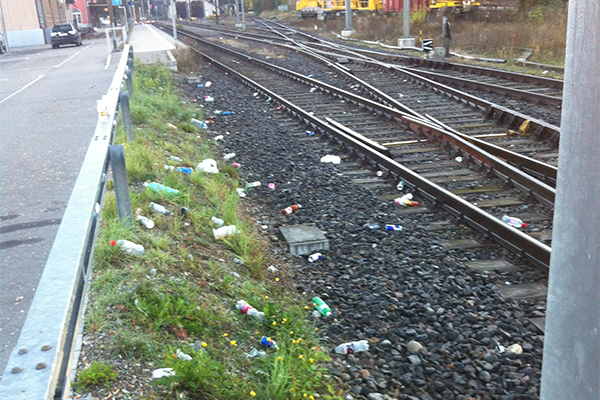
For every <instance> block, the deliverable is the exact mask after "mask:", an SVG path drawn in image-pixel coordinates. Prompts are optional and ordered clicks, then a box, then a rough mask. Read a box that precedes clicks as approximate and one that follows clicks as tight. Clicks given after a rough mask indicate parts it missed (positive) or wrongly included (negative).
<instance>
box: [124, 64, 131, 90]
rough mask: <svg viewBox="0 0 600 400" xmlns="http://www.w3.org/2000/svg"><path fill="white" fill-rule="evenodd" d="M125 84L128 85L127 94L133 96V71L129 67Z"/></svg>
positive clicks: (126, 69) (126, 70)
mask: <svg viewBox="0 0 600 400" xmlns="http://www.w3.org/2000/svg"><path fill="white" fill-rule="evenodd" d="M125 83H126V84H127V92H129V94H130V95H131V96H133V70H132V69H131V68H129V67H127V68H125Z"/></svg>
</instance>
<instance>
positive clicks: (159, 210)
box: [150, 203, 171, 215]
mask: <svg viewBox="0 0 600 400" xmlns="http://www.w3.org/2000/svg"><path fill="white" fill-rule="evenodd" d="M150 208H151V209H153V210H154V211H156V212H157V213H160V214H164V215H171V211H169V210H167V209H166V208H165V207H164V206H161V205H160V204H156V203H150Z"/></svg>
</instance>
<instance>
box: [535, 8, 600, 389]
mask: <svg viewBox="0 0 600 400" xmlns="http://www.w3.org/2000/svg"><path fill="white" fill-rule="evenodd" d="M598 21H600V3H599V2H598V0H578V1H571V2H569V22H568V28H567V53H566V62H565V83H564V94H563V108H562V109H563V111H562V122H561V130H562V135H561V137H560V149H559V157H558V160H559V161H558V176H557V186H556V203H555V212H554V225H553V234H552V257H551V264H550V277H549V287H548V308H547V314H546V330H545V338H544V362H543V366H542V387H541V399H542V400H564V399H577V400H598V398H600V379H599V378H598V377H599V376H600V290H599V287H600V239H599V238H600V212H599V211H598V210H599V209H600V185H599V184H598V183H599V182H600V168H599V167H600V153H599V152H598V147H599V144H600V139H599V136H598V127H599V126H600V113H599V112H598V110H600V77H599V75H598V66H599V65H600V25H599V24H598Z"/></svg>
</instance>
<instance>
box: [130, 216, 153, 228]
mask: <svg viewBox="0 0 600 400" xmlns="http://www.w3.org/2000/svg"><path fill="white" fill-rule="evenodd" d="M135 219H136V221H139V223H140V224H142V225H144V226H145V227H146V228H148V229H152V228H154V225H155V224H154V221H152V220H151V219H150V218H146V217H144V216H143V215H138V216H136V217H135Z"/></svg>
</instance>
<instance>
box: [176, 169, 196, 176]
mask: <svg viewBox="0 0 600 400" xmlns="http://www.w3.org/2000/svg"><path fill="white" fill-rule="evenodd" d="M177 171H179V172H183V173H184V174H186V175H191V174H192V172H194V169H193V168H190V167H177Z"/></svg>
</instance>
